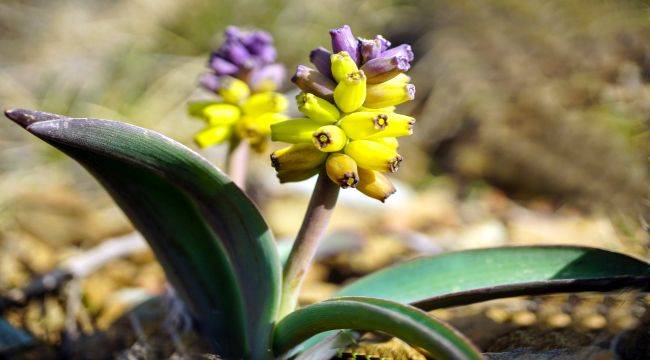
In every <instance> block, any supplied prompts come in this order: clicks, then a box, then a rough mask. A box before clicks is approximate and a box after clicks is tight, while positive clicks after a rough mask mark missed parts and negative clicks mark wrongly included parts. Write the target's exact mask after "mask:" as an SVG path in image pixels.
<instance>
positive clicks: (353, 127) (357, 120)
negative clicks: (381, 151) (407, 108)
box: [338, 111, 415, 140]
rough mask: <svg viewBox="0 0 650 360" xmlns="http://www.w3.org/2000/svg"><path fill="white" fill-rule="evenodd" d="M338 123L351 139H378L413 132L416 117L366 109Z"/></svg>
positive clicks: (345, 117) (347, 116)
mask: <svg viewBox="0 0 650 360" xmlns="http://www.w3.org/2000/svg"><path fill="white" fill-rule="evenodd" d="M338 124H339V126H340V127H341V128H342V129H343V130H344V131H345V133H346V134H347V136H348V137H349V138H350V139H354V140H357V139H376V138H381V137H399V136H407V135H411V134H413V124H415V119H414V118H412V117H410V116H406V115H401V114H395V113H380V112H366V111H364V112H354V113H352V114H349V115H346V116H344V117H343V118H342V119H341V120H340V121H339V123H338Z"/></svg>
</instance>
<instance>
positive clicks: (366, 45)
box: [359, 35, 390, 63]
mask: <svg viewBox="0 0 650 360" xmlns="http://www.w3.org/2000/svg"><path fill="white" fill-rule="evenodd" d="M359 41H360V42H361V44H360V46H359V48H360V49H361V58H362V61H363V62H364V63H365V62H366V61H369V60H372V59H374V58H377V57H379V55H380V54H381V53H382V51H385V50H386V49H388V48H389V47H390V41H388V40H386V39H384V37H383V36H381V35H377V36H375V38H374V39H372V40H370V39H361V38H359Z"/></svg>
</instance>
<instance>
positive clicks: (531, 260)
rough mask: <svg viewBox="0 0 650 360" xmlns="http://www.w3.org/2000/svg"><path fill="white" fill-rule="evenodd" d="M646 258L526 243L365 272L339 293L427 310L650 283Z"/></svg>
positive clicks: (598, 250)
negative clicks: (644, 259) (506, 298)
mask: <svg viewBox="0 0 650 360" xmlns="http://www.w3.org/2000/svg"><path fill="white" fill-rule="evenodd" d="M649 280H650V267H649V266H648V263H646V262H644V261H641V260H638V259H635V258H632V257H630V256H627V255H623V254H620V253H615V252H611V251H607V250H601V249H596V248H590V247H575V246H522V247H502V248H490V249H476V250H465V251H459V252H452V253H446V254H442V255H437V256H432V257H425V258H420V259H415V260H412V261H409V262H406V263H403V264H398V265H395V266H392V267H389V268H386V269H383V270H380V271H377V272H376V273H373V274H370V275H368V276H366V277H363V278H361V279H359V280H357V281H355V282H353V283H351V284H350V285H348V286H345V287H344V288H343V289H341V290H340V291H339V292H338V293H337V296H372V297H377V298H382V299H388V300H392V301H397V302H400V303H410V304H413V305H414V306H417V307H419V308H422V309H425V310H432V309H436V308H440V307H446V306H456V305H464V304H470V303H474V302H479V301H485V300H490V299H495V298H502V297H508V296H516V295H535V294H549V293H555V292H579V291H608V290H614V289H620V288H625V287H648V286H650V285H649V284H650V281H649Z"/></svg>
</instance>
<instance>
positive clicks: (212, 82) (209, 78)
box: [199, 73, 221, 92]
mask: <svg viewBox="0 0 650 360" xmlns="http://www.w3.org/2000/svg"><path fill="white" fill-rule="evenodd" d="M199 84H200V85H201V86H202V87H203V88H205V89H207V90H209V91H212V92H217V90H219V88H220V87H221V82H220V81H219V76H217V75H215V74H212V73H206V74H202V75H201V77H199Z"/></svg>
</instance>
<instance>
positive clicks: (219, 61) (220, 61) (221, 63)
mask: <svg viewBox="0 0 650 360" xmlns="http://www.w3.org/2000/svg"><path fill="white" fill-rule="evenodd" d="M209 66H210V68H212V70H214V72H215V73H216V74H217V75H233V74H236V73H237V72H238V71H239V68H238V67H237V65H235V64H233V63H231V62H230V61H228V60H226V59H224V58H222V57H220V56H219V54H217V53H212V54H211V55H210V62H209Z"/></svg>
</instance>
